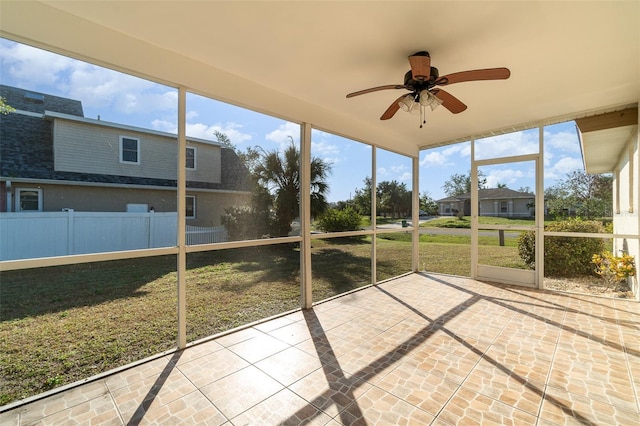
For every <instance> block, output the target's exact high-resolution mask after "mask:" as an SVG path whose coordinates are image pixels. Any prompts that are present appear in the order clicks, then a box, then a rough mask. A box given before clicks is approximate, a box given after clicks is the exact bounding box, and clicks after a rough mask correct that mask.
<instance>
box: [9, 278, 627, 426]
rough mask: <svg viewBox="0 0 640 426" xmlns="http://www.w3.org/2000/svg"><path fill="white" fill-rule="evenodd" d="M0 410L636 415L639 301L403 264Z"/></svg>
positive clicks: (132, 416) (331, 421) (393, 418)
mask: <svg viewBox="0 0 640 426" xmlns="http://www.w3.org/2000/svg"><path fill="white" fill-rule="evenodd" d="M0 423H1V424H2V425H31V424H114V425H121V424H127V425H138V424H203V425H205V424H212V425H218V424H224V425H276V424H286V425H298V424H312V425H347V424H349V425H351V424H375V425H405V424H406V425H422V424H425V425H428V424H433V425H458V424H465V425H467V424H469V425H472V424H482V425H489V424H515V425H534V424H538V425H563V424H601V425H638V424H640V304H638V303H636V302H631V301H625V300H613V299H605V298H598V297H590V296H580V295H569V294H562V293H552V292H543V291H537V290H532V289H526V288H519V287H507V286H496V285H490V284H484V283H480V282H476V281H473V280H470V279H465V278H460V277H450V276H443V275H435V274H434V275H424V274H413V275H408V276H405V277H402V278H398V279H395V280H392V281H388V282H386V283H383V284H381V285H379V286H377V287H370V288H366V289H363V290H361V291H358V292H355V293H352V294H350V295H347V296H343V297H340V298H337V299H334V300H332V301H329V302H325V303H321V304H318V305H316V306H315V307H314V308H313V309H311V310H308V311H304V312H295V313H292V314H289V315H286V316H283V317H280V318H277V319H273V320H270V321H267V322H264V323H261V324H258V325H255V326H253V327H251V328H247V329H244V330H242V331H238V332H235V333H232V334H228V335H226V336H223V337H219V338H217V339H215V340H211V341H208V342H206V343H202V344H199V345H197V346H193V347H190V348H188V349H186V350H184V351H182V352H178V353H175V354H172V355H167V356H165V357H162V358H159V359H155V360H153V361H151V362H148V363H146V364H143V365H140V366H136V367H133V368H130V369H127V370H125V371H122V372H120V373H117V374H114V375H111V376H108V377H106V378H104V379H101V380H98V381H94V382H90V383H87V384H84V385H81V386H79V387H76V388H73V389H71V390H68V391H66V392H63V393H61V394H57V395H54V396H50V397H48V398H46V399H42V400H39V401H36V402H33V403H30V404H28V405H23V406H21V407H18V408H14V409H12V410H10V411H5V412H4V413H2V414H0Z"/></svg>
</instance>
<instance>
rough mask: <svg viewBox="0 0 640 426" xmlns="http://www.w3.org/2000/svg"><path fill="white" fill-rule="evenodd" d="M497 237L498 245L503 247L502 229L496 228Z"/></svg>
mask: <svg viewBox="0 0 640 426" xmlns="http://www.w3.org/2000/svg"><path fill="white" fill-rule="evenodd" d="M498 237H499V238H498V239H499V240H500V247H504V229H499V230H498Z"/></svg>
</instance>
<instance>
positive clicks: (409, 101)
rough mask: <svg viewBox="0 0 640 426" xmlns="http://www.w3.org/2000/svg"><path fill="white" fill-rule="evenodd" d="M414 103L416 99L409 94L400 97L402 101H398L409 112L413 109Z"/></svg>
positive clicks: (401, 107) (402, 108)
mask: <svg viewBox="0 0 640 426" xmlns="http://www.w3.org/2000/svg"><path fill="white" fill-rule="evenodd" d="M414 103H415V101H414V100H413V96H411V95H407V96H405V97H403V98H402V99H400V101H399V102H398V105H400V109H401V110H403V111H407V112H409V111H411V108H412V107H413V104H414Z"/></svg>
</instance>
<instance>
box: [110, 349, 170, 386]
mask: <svg viewBox="0 0 640 426" xmlns="http://www.w3.org/2000/svg"><path fill="white" fill-rule="evenodd" d="M172 365H174V363H173V362H172V360H171V357H169V359H167V358H166V357H161V358H158V359H155V360H153V361H149V362H145V363H144V364H141V365H137V366H135V367H132V368H129V369H127V370H124V371H121V372H119V373H116V374H113V375H111V376H108V377H107V378H106V379H105V383H106V384H107V387H108V388H109V390H110V391H114V390H115V389H118V388H121V387H124V386H128V385H131V384H133V383H136V382H140V381H142V380H144V379H146V378H148V377H158V376H160V374H162V372H163V371H164V370H165V369H166V368H172Z"/></svg>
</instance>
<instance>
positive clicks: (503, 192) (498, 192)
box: [436, 188, 535, 217]
mask: <svg viewBox="0 0 640 426" xmlns="http://www.w3.org/2000/svg"><path fill="white" fill-rule="evenodd" d="M478 202H479V215H480V216H499V217H532V216H533V214H534V209H535V206H534V202H535V195H534V194H531V193H528V192H520V191H514V190H513V189H509V188H490V189H479V190H478ZM436 203H438V212H439V214H440V215H441V216H455V215H457V214H458V213H459V212H462V214H463V215H464V216H470V215H471V193H470V192H467V193H466V194H461V195H456V196H453V197H447V198H442V199H440V200H437V201H436Z"/></svg>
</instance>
